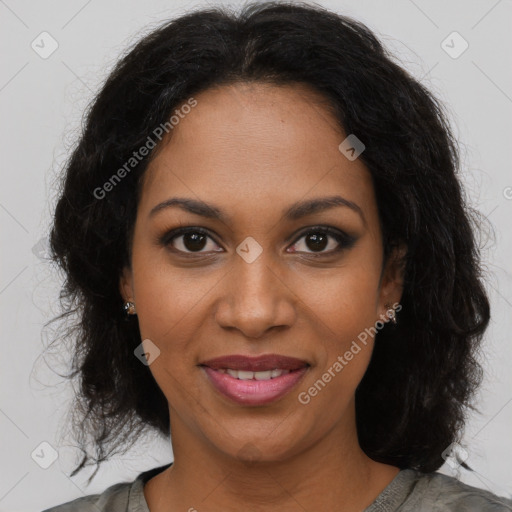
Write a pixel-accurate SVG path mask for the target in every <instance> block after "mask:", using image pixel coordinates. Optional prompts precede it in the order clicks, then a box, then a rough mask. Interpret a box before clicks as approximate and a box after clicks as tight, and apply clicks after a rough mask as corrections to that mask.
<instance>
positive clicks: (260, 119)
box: [120, 83, 403, 512]
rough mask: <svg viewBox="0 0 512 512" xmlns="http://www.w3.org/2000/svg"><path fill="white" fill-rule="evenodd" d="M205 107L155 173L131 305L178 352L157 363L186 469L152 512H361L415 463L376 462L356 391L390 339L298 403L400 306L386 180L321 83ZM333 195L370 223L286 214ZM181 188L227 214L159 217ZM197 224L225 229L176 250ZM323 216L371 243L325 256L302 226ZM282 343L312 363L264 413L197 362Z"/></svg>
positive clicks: (334, 215)
mask: <svg viewBox="0 0 512 512" xmlns="http://www.w3.org/2000/svg"><path fill="white" fill-rule="evenodd" d="M196 100H197V106H196V107H195V108H193V109H192V110H191V112H190V113H189V114H188V115H186V116H185V117H184V119H182V120H180V123H179V124H178V125H177V126H176V127H175V128H174V130H173V131H172V132H171V133H172V137H171V138H170V139H169V141H168V143H166V144H165V145H163V146H162V147H161V148H160V152H159V153H158V155H157V156H156V158H155V159H154V160H153V161H152V162H151V164H150V166H149V168H148V170H147V171H146V176H145V182H144V185H143V190H142V197H141V201H140V204H139V206H138V211H137V219H136V224H135V231H134V239H133V257H132V262H131V263H132V264H131V268H126V269H124V274H123V277H122V279H121V283H120V288H121V292H122V294H123V297H124V299H125V300H133V301H134V302H135V304H136V309H137V315H138V321H139V326H140V330H141V336H142V339H147V338H149V339H150V340H152V341H153V343H155V344H156V345H157V346H158V347H159V349H160V350H161V353H160V356H159V357H157V358H156V359H155V360H154V362H152V363H151V365H150V366H149V368H150V371H151V372H152V374H153V376H154V378H155V379H156V381H157V383H158V385H159V386H160V388H161V389H162V391H163V393H164V394H165V396H166V397H167V400H168V403H169V413H170V421H171V432H172V446H173V452H174V464H173V465H172V466H171V467H170V468H169V469H167V470H166V471H164V472H162V473H160V474H159V475H157V476H155V477H154V478H152V479H151V480H150V481H149V482H148V483H147V484H146V485H145V488H144V494H145V498H146V500H147V502H148V505H149V508H150V510H151V512H171V511H172V512H174V511H178V510H180V511H186V510H189V509H191V508H192V507H194V508H195V509H197V510H198V511H199V512H201V511H202V510H208V511H209V512H217V511H219V512H220V511H222V512H226V511H235V510H236V511H239V510H243V509H246V508H247V506H248V504H250V510H253V511H261V512H266V511H275V510H278V509H279V510H280V511H281V512H291V511H294V512H295V511H301V512H303V511H304V510H307V511H313V510H326V511H331V510H344V511H347V512H350V511H356V510H362V509H363V508H364V507H367V506H368V505H370V504H371V503H372V502H373V501H374V500H375V498H376V497H377V496H378V494H379V493H380V492H381V491H382V490H383V489H384V488H385V487H386V486H387V485H388V484H389V483H390V482H391V480H392V479H393V478H394V477H395V476H396V474H397V473H398V471H399V469H398V468H396V467H393V466H389V465H385V464H380V463H377V462H375V461H373V460H371V459H370V458H368V457H367V456H366V455H365V454H364V452H363V451H362V450H361V447H360V446H359V443H358V439H357V432H356V422H355V401H354V396H355V390H356V387H357V385H358V384H359V382H360V380H361V379H362V377H363V375H364V373H365V371H366V368H367V366H368V363H369V359H370V356H371V350H372V348H373V339H371V338H370V339H369V342H368V344H367V346H366V347H364V346H362V350H361V351H360V352H359V353H358V354H357V355H355V356H354V358H353V359H352V360H351V361H350V362H349V363H348V364H347V366H345V367H344V369H343V370H342V371H341V372H340V373H338V374H337V375H336V377H335V378H333V379H332V380H331V382H330V383H328V384H327V385H326V386H325V388H324V389H323V390H322V391H321V392H320V393H318V395H317V396H316V397H314V398H313V399H312V400H311V402H310V403H309V404H307V405H303V404H301V403H300V402H299V400H298V395H299V393H300V392H302V391H307V390H308V388H310V387H311V386H312V385H313V384H314V383H315V382H316V381H317V380H318V379H320V378H321V377H322V374H324V373H325V372H326V371H327V370H328V368H329V367H331V366H332V365H333V363H334V362H335V361H336V360H337V357H338V356H340V355H343V354H344V353H345V352H346V351H347V350H348V349H349V347H350V345H351V343H352V341H353V340H356V339H357V336H358V334H359V333H361V332H362V331H363V330H364V329H365V327H372V326H374V325H375V322H376V321H377V320H381V319H382V316H383V315H384V314H385V312H386V310H387V308H386V306H385V305H386V304H393V303H395V302H399V301H400V297H401V293H402V273H401V271H400V267H399V265H398V258H397V257H393V258H391V259H390V260H388V262H387V264H386V266H385V269H384V272H383V274H382V276H381V271H382V266H383V252H382V238H381V232H380V227H379V217H378V211H377V205H376V201H375V195H374V190H373V185H372V181H371V177H370V173H369V172H368V170H367V169H366V167H365V166H364V164H363V163H362V162H361V160H360V159H357V160H355V161H349V160H348V159H347V158H345V157H344V156H343V155H342V154H341V153H340V151H339V150H338V145H339V144H340V142H341V141H342V140H343V139H344V138H345V137H346V135H345V134H344V133H343V132H342V131H341V130H340V128H339V126H338V124H337V122H336V120H335V118H334V117H333V116H332V115H331V114H330V113H329V111H328V110H327V108H325V106H324V105H322V100H323V98H322V97H320V96H318V95H317V94H316V93H315V92H313V91H312V90H310V89H308V88H307V87H305V86H302V85H298V84H297V85H293V86H279V87H278V86H275V85H268V84H261V83H253V84H235V85H230V86H223V87H219V88H214V89H209V90H207V91H205V92H203V93H201V94H199V95H197V96H196ZM333 195H340V196H342V197H344V198H346V199H348V200H350V201H352V202H354V203H356V204H357V205H359V207H360V208H361V211H362V214H363V216H364V219H363V218H362V217H361V216H360V215H359V214H358V213H357V212H356V211H354V210H352V209H350V208H348V207H346V206H336V207H333V208H329V209H326V210H323V211H321V212H317V213H314V214H310V215H308V216H306V217H302V218H300V219H297V220H285V219H284V218H283V211H284V210H285V209H286V208H288V207H289V206H290V205H291V204H293V203H295V202H298V201H304V200H310V199H313V198H322V197H328V196H333ZM172 197H185V198H191V199H196V200H200V201H203V202H205V203H208V204H213V205H215V206H217V207H218V208H219V209H220V210H221V211H222V212H223V213H225V215H226V216H227V220H226V222H222V221H220V220H215V219H210V218H206V217H203V216H200V215H198V214H193V213H190V212H187V211H184V210H183V209H180V208H179V207H176V206H173V207H169V208H165V209H163V210H161V211H160V212H158V213H157V214H156V215H154V216H149V212H150V210H151V209H152V208H153V207H154V206H155V205H157V204H159V203H161V202H162V201H165V200H167V199H169V198H172ZM180 225H184V226H193V227H203V228H205V229H207V230H208V231H209V233H211V237H210V236H209V237H207V238H206V239H205V242H204V244H203V245H202V246H201V245H194V243H193V242H192V243H191V242H190V240H189V239H187V238H186V237H184V236H183V235H181V236H178V237H177V238H175V239H174V241H172V242H169V243H168V246H167V247H165V245H164V244H162V243H159V242H158V238H159V237H161V236H162V235H163V234H165V233H166V232H168V231H170V230H171V229H175V228H179V227H180ZM317 225H320V226H330V227H332V228H333V229H337V230H341V231H343V232H346V233H348V234H350V235H353V236H355V237H356V241H355V243H354V244H353V246H352V247H348V248H343V249H342V250H341V251H339V252H335V251H334V250H335V249H336V248H337V247H339V243H338V242H337V241H336V239H335V238H333V237H332V236H331V235H325V234H324V235H323V236H324V237H325V236H328V238H327V245H325V246H322V247H320V248H319V247H318V246H317V245H315V244H314V241H313V243H312V242H311V239H310V238H309V237H306V236H305V233H303V231H304V228H307V227H313V226H317ZM248 236H251V237H253V238H254V239H255V240H256V241H257V242H258V243H259V244H260V246H261V247H262V249H263V252H262V253H261V255H260V256H259V257H258V258H257V259H256V260H255V261H254V262H252V263H247V262H246V261H244V259H242V258H241V257H240V256H239V255H238V254H237V252H236V248H237V246H238V245H239V244H241V242H242V241H243V240H244V239H245V238H246V237H248ZM173 248H174V252H173V250H172V249H173ZM180 250H181V251H184V253H185V254H184V253H180V252H179V251H180ZM294 250H295V252H293V251H294ZM194 252H195V254H194ZM198 252H199V253H200V254H199V255H198V254H197V253H198ZM319 253H320V254H322V253H323V254H324V256H322V257H318V254H319ZM186 254H192V256H193V257H187V256H186ZM394 254H395V256H398V255H399V253H394ZM400 254H403V252H401V253H400ZM315 255H317V257H316V259H315ZM194 256H195V257H194ZM381 277H382V280H381ZM269 353H277V354H282V355H287V356H292V357H297V358H300V359H303V360H305V361H307V362H308V363H309V364H310V365H311V367H310V368H309V370H308V372H307V373H306V375H305V376H304V378H303V380H302V381H301V382H300V383H299V384H298V386H297V387H296V388H294V389H293V390H292V391H291V392H290V393H288V394H287V395H285V396H284V397H282V398H281V399H279V400H277V401H275V402H273V403H270V404H267V405H264V406H242V405H239V404H236V403H234V402H231V401H230V400H229V399H228V398H225V397H224V396H223V395H221V394H219V393H218V392H217V390H216V389H215V388H214V387H213V386H212V385H211V384H210V382H209V380H208V379H207V377H206V375H205V374H204V372H203V370H202V369H201V368H200V367H199V366H198V365H199V363H200V362H202V361H205V360H207V359H211V358H214V357H218V356H222V355H228V354H245V355H260V354H269Z"/></svg>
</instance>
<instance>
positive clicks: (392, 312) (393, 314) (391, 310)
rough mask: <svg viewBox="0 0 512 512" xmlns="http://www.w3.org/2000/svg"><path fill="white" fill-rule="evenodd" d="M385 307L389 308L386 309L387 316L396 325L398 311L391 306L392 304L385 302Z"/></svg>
mask: <svg viewBox="0 0 512 512" xmlns="http://www.w3.org/2000/svg"><path fill="white" fill-rule="evenodd" d="M384 307H385V308H387V310H386V316H387V317H388V318H389V319H390V320H391V323H392V324H393V325H396V311H395V309H394V308H393V307H392V306H391V304H384Z"/></svg>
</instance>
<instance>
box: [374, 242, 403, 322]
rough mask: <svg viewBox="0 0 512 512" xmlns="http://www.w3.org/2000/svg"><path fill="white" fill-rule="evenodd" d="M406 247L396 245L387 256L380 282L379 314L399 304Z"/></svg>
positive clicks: (401, 244)
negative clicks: (390, 306)
mask: <svg viewBox="0 0 512 512" xmlns="http://www.w3.org/2000/svg"><path fill="white" fill-rule="evenodd" d="M406 255H407V246H406V245H405V244H403V243H400V244H398V245H397V246H396V247H395V248H394V249H393V250H392V251H391V253H390V254H389V256H388V259H387V261H386V263H385V266H384V269H383V272H382V278H381V282H380V295H379V304H378V306H379V311H378V313H379V314H382V313H385V312H386V311H387V309H388V308H389V306H386V304H388V305H393V304H396V303H400V300H401V298H402V292H403V286H404V272H405V257H406Z"/></svg>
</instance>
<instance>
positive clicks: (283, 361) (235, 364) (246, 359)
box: [200, 354, 309, 372]
mask: <svg viewBox="0 0 512 512" xmlns="http://www.w3.org/2000/svg"><path fill="white" fill-rule="evenodd" d="M200 366H207V367H209V368H212V369H213V370H227V369H230V370H237V371H238V370H241V371H247V372H263V371H267V370H270V371H271V370H289V371H293V370H298V369H300V368H305V367H307V366H309V363H308V362H307V361H304V360H302V359H297V358H295V357H287V356H282V355H278V354H266V355H262V356H258V357H251V356H243V355H229V356H222V357H217V358H215V359H209V360H207V361H203V362H202V363H200Z"/></svg>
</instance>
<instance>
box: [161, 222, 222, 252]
mask: <svg viewBox="0 0 512 512" xmlns="http://www.w3.org/2000/svg"><path fill="white" fill-rule="evenodd" d="M208 240H210V241H211V243H210V248H208ZM161 242H162V244H163V245H165V246H166V247H169V246H171V249H172V250H175V251H178V252H183V253H185V254H194V253H200V254H201V253H203V252H219V250H217V249H214V248H213V247H212V246H214V247H215V246H216V247H218V245H217V244H216V243H215V242H214V241H213V239H212V238H211V236H210V235H209V234H208V233H207V232H206V231H205V230H203V229H199V228H186V229H185V228H183V229H176V230H174V231H171V232H169V233H166V234H165V235H164V236H163V237H162V239H161ZM205 248H206V250H203V249H205ZM220 250H222V249H220Z"/></svg>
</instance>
